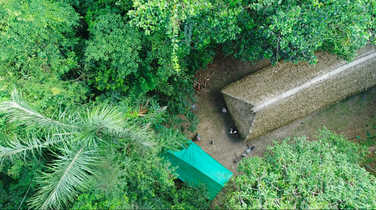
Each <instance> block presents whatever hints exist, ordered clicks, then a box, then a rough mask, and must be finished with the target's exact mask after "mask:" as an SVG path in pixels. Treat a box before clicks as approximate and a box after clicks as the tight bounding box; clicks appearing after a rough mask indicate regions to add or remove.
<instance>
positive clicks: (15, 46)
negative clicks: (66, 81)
mask: <svg viewBox="0 0 376 210" xmlns="http://www.w3.org/2000/svg"><path fill="white" fill-rule="evenodd" d="M78 20H79V16H78V15H77V13H76V12H75V11H74V9H73V8H72V7H70V6H69V5H67V4H64V3H59V2H58V1H57V2H51V1H45V0H25V1H16V0H11V1H1V2H0V46H1V47H0V72H6V71H11V72H13V73H15V74H18V75H23V76H26V77H27V76H31V75H32V74H39V73H43V72H53V73H54V74H56V75H58V76H61V75H63V74H64V73H66V72H68V71H70V70H72V69H74V68H77V67H78V63H77V58H76V55H75V53H74V51H73V47H74V45H75V43H76V39H75V38H74V35H75V30H74V29H75V27H76V26H77V25H78Z"/></svg>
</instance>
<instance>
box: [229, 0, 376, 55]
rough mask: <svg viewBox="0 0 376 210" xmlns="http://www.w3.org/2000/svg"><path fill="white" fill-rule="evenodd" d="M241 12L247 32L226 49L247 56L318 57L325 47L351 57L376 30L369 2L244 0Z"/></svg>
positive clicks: (366, 0)
mask: <svg viewBox="0 0 376 210" xmlns="http://www.w3.org/2000/svg"><path fill="white" fill-rule="evenodd" d="M237 2H239V4H241V5H242V6H243V7H244V8H246V9H244V10H242V13H241V15H239V25H240V27H241V29H242V33H241V35H240V36H239V38H238V39H237V40H236V41H235V42H230V43H228V46H227V53H231V54H235V55H236V56H237V57H241V58H244V59H247V60H256V59H259V58H267V59H272V60H273V61H278V60H280V59H287V60H292V61H300V60H308V61H312V62H314V61H315V56H314V52H315V51H317V50H322V49H323V50H326V51H329V52H332V53H335V54H337V55H339V56H341V57H344V58H346V59H350V58H352V56H354V53H355V52H356V50H358V49H359V48H361V47H362V46H364V45H366V44H367V42H368V41H369V40H370V38H371V36H372V35H373V34H374V31H373V32H372V30H370V29H372V28H374V27H375V21H374V17H372V13H373V15H374V14H375V13H374V11H370V10H369V8H372V7H371V6H372V5H371V4H373V7H374V2H373V1H369V0H361V1H355V0H352V1H347V0H329V1H327V0H313V1H296V0H287V1H278V0H269V1H264V0H243V1H237Z"/></svg>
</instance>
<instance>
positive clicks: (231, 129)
mask: <svg viewBox="0 0 376 210" xmlns="http://www.w3.org/2000/svg"><path fill="white" fill-rule="evenodd" d="M228 133H229V134H231V135H235V134H238V133H239V132H238V130H237V129H236V128H230V130H229V132H228Z"/></svg>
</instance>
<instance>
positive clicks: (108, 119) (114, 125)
mask: <svg viewBox="0 0 376 210" xmlns="http://www.w3.org/2000/svg"><path fill="white" fill-rule="evenodd" d="M86 124H87V125H88V126H91V127H93V128H94V127H95V128H96V129H97V131H96V133H97V134H98V133H100V132H102V133H103V134H104V135H106V136H110V137H112V138H122V139H127V140H131V141H135V142H139V143H141V144H143V145H145V146H152V145H153V143H152V142H151V135H150V133H151V132H150V131H147V130H148V128H147V127H141V126H137V125H135V124H132V123H130V122H128V121H126V120H125V119H124V117H123V116H122V114H121V112H119V111H118V110H117V109H116V108H114V107H109V106H105V107H102V108H94V109H93V110H88V111H87V116H86ZM97 137H99V138H100V136H98V135H97Z"/></svg>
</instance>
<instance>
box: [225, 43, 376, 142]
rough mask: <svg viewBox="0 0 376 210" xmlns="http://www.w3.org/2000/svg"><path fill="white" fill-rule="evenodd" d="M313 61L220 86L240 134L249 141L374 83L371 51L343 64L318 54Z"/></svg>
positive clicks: (375, 73)
mask: <svg viewBox="0 0 376 210" xmlns="http://www.w3.org/2000/svg"><path fill="white" fill-rule="evenodd" d="M317 57H318V63H317V64H315V65H310V64H307V63H299V64H292V63H283V62H281V63H278V64H277V65H276V66H271V67H267V68H265V69H262V70H261V71H259V72H256V73H254V74H251V75H249V76H247V77H245V78H243V79H241V80H239V81H237V82H234V83H232V84H230V85H229V86H227V87H226V88H224V89H223V90H222V93H223V95H224V98H225V101H226V103H227V106H228V108H229V111H230V113H231V114H232V116H233V119H234V121H235V124H236V125H237V127H238V129H239V132H240V133H241V135H242V136H243V137H244V138H247V139H249V138H253V137H256V136H259V135H262V134H264V133H265V132H267V131H270V130H273V129H275V128H278V127H280V126H283V125H285V124H287V123H288V122H291V121H293V120H295V119H297V118H300V117H303V116H305V115H307V114H309V113H311V112H313V111H315V110H317V109H319V108H322V107H324V106H327V105H329V104H331V103H334V102H336V101H338V100H341V99H343V98H345V97H347V96H349V95H352V94H354V93H357V92H359V91H362V90H364V89H366V88H369V87H371V86H373V85H376V51H375V48H373V47H367V48H365V49H363V50H362V51H360V53H359V56H358V57H357V58H356V59H355V60H354V61H352V62H350V63H347V62H345V61H343V60H339V59H337V58H336V57H335V56H334V55H329V54H327V53H318V54H317Z"/></svg>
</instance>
